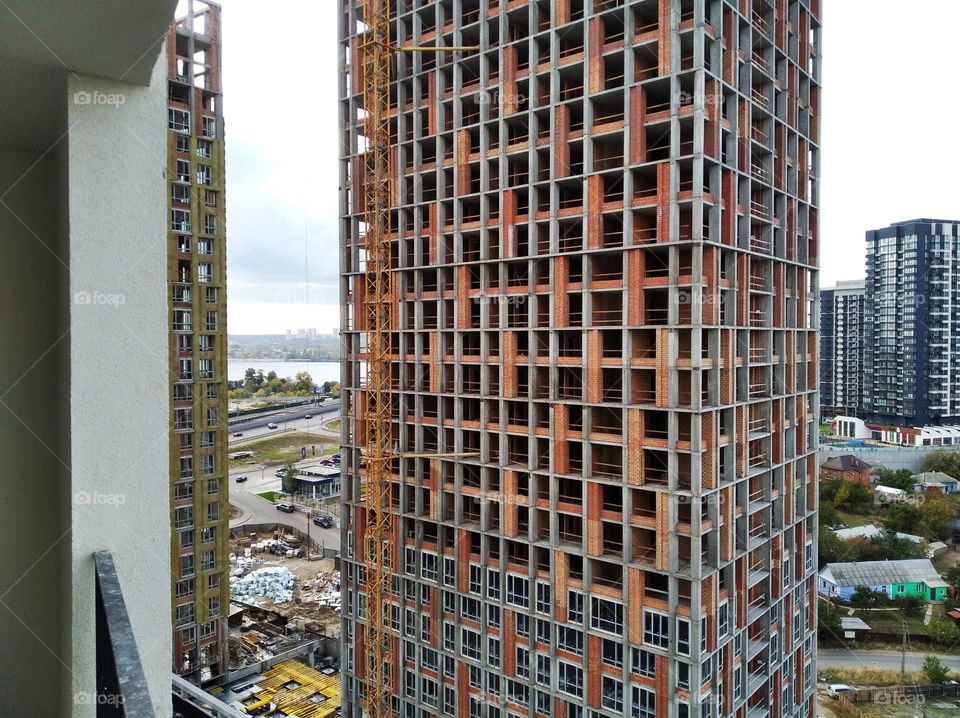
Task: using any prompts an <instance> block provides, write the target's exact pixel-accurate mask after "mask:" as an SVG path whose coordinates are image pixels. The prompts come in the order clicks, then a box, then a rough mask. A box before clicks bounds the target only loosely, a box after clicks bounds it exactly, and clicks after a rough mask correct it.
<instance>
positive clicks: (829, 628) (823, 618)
mask: <svg viewBox="0 0 960 718" xmlns="http://www.w3.org/2000/svg"><path fill="white" fill-rule="evenodd" d="M817 631H818V632H819V634H820V636H821V637H822V638H840V637H841V636H842V635H843V633H842V631H843V627H842V625H841V623H840V611H839V610H838V609H837V607H836V606H834V605H833V604H832V603H826V602H822V601H821V602H820V605H819V607H818V609H817Z"/></svg>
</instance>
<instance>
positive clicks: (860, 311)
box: [820, 280, 866, 415]
mask: <svg viewBox="0 0 960 718" xmlns="http://www.w3.org/2000/svg"><path fill="white" fill-rule="evenodd" d="M865 302H866V291H865V288H864V282H863V281H862V280H853V281H845V282H837V286H835V287H830V288H828V289H821V290H820V406H821V408H822V409H823V411H824V413H826V412H830V413H831V414H834V413H839V414H844V415H850V414H852V415H856V413H857V412H860V411H862V410H863V402H864V394H863V382H864V374H865V373H866V372H865V371H864V363H863V357H864V351H865V348H866V347H865V343H866V342H865V328H866V324H865V321H866V317H865V316H864V305H865Z"/></svg>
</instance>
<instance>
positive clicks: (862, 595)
mask: <svg viewBox="0 0 960 718" xmlns="http://www.w3.org/2000/svg"><path fill="white" fill-rule="evenodd" d="M887 603H889V599H888V598H887V595H886V594H885V593H881V592H880V591H874V590H873V589H872V588H870V587H869V586H858V587H857V590H856V591H854V592H853V595H852V596H850V605H851V606H855V607H857V608H876V607H877V606H885V605H887Z"/></svg>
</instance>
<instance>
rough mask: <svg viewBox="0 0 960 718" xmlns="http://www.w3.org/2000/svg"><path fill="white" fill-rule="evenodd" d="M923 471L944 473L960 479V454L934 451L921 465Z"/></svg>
mask: <svg viewBox="0 0 960 718" xmlns="http://www.w3.org/2000/svg"><path fill="white" fill-rule="evenodd" d="M920 469H921V471H942V472H943V473H945V474H948V475H950V476H952V477H953V478H955V479H956V478H957V477H960V453H958V452H955V451H934V452H933V453H931V454H927V456H926V457H925V458H924V460H923V463H922V464H921V465H920Z"/></svg>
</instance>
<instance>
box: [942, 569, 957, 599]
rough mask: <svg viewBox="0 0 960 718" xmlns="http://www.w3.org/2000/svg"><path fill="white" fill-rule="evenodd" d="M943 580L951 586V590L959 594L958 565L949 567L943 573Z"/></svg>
mask: <svg viewBox="0 0 960 718" xmlns="http://www.w3.org/2000/svg"><path fill="white" fill-rule="evenodd" d="M943 580H944V581H946V582H947V583H949V584H950V585H951V586H953V590H954V591H956V592H957V593H960V564H956V565H954V566H951V567H950V568H948V569H947V570H946V571H944V572H943Z"/></svg>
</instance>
